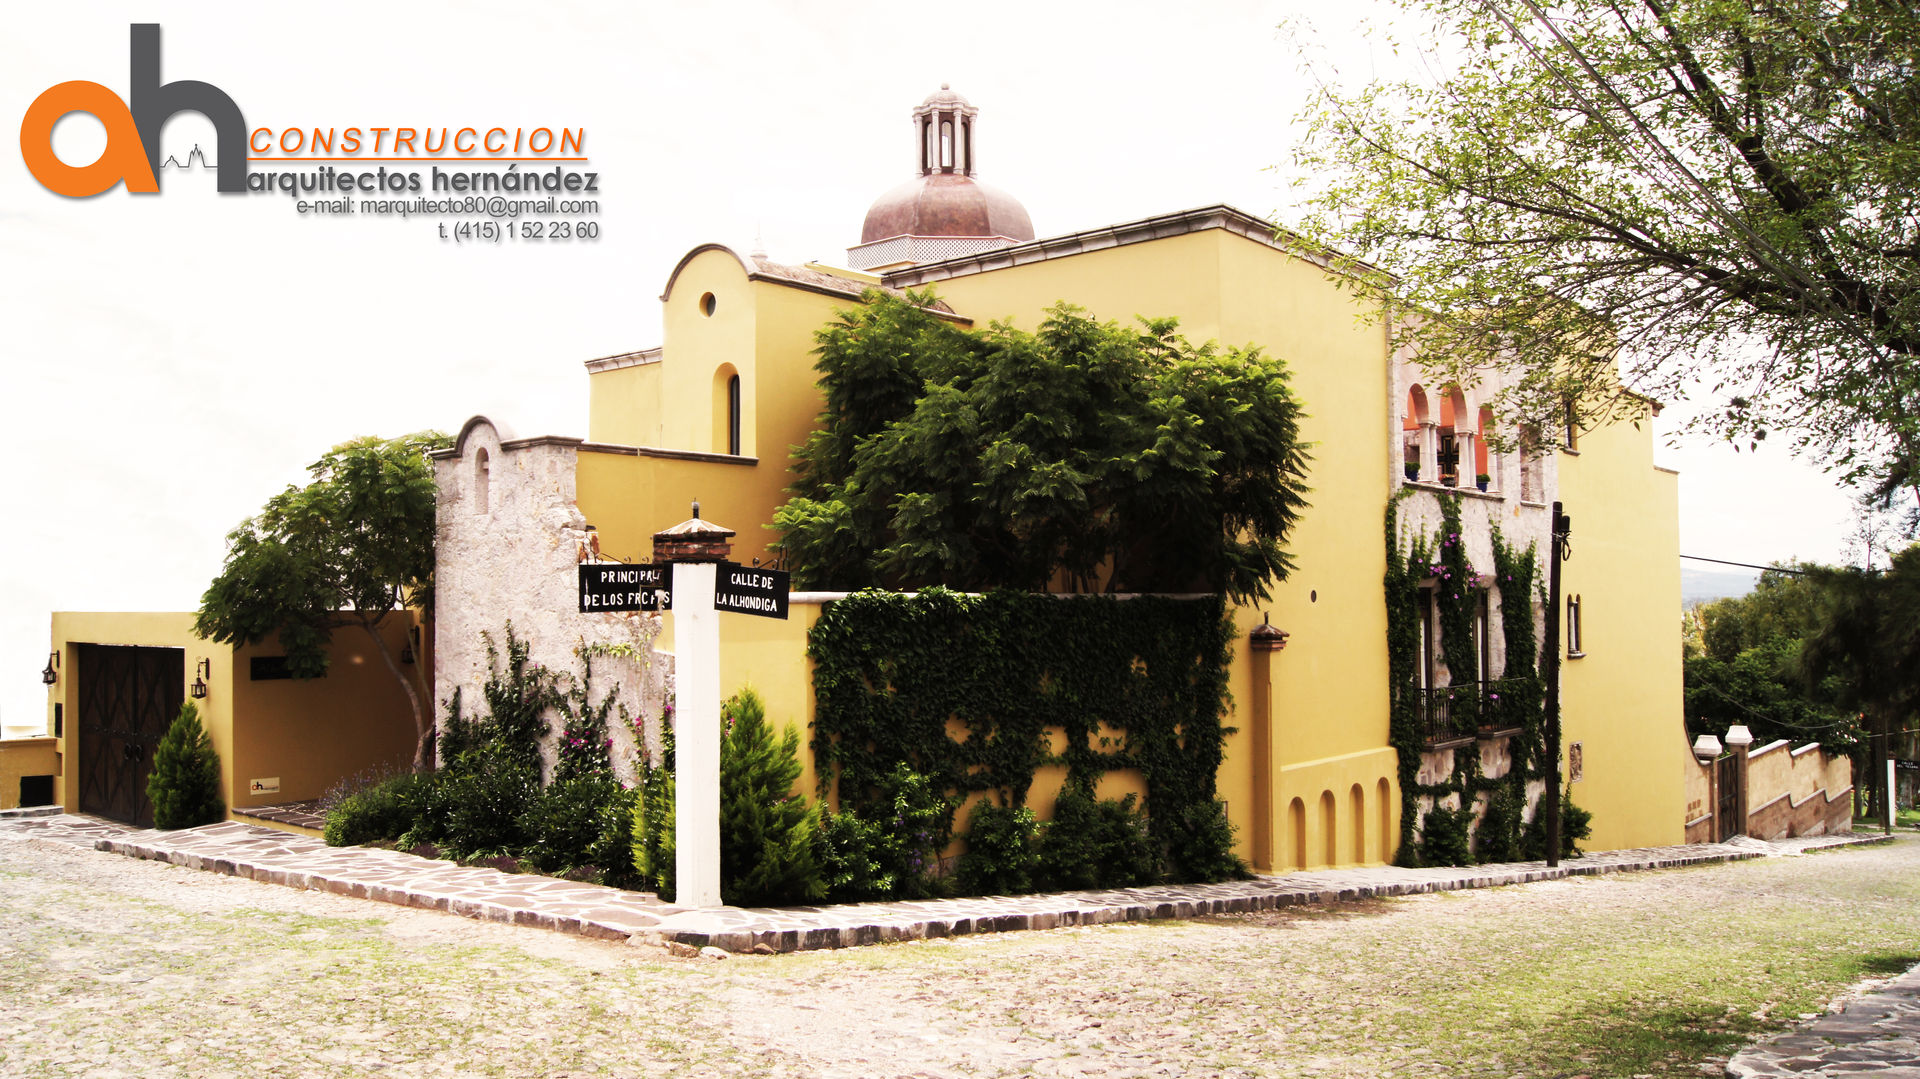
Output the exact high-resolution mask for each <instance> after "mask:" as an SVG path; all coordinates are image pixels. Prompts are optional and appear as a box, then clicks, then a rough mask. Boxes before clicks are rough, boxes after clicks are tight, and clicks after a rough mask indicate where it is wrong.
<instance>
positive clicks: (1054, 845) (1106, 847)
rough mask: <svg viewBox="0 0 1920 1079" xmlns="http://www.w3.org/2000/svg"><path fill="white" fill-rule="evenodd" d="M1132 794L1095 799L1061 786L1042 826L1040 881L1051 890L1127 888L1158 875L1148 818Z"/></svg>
mask: <svg viewBox="0 0 1920 1079" xmlns="http://www.w3.org/2000/svg"><path fill="white" fill-rule="evenodd" d="M1134 803H1135V798H1134V796H1133V795H1131V794H1129V795H1127V796H1126V797H1125V798H1121V799H1118V800H1114V799H1111V798H1109V799H1105V800H1099V801H1096V800H1095V799H1094V797H1093V795H1092V794H1091V793H1090V792H1088V791H1086V790H1084V789H1081V788H1079V787H1076V786H1074V785H1073V784H1068V785H1067V786H1064V787H1062V788H1061V789H1060V798H1059V800H1058V801H1056V802H1054V804H1053V819H1052V820H1050V821H1048V822H1047V824H1046V827H1044V828H1043V829H1041V832H1040V843H1039V858H1040V865H1039V884H1040V887H1042V888H1044V889H1046V890H1048V891H1080V890H1085V889H1088V888H1129V887H1132V886H1134V885H1138V884H1148V883H1151V882H1152V881H1153V880H1155V879H1156V878H1158V877H1159V875H1160V874H1159V865H1158V859H1157V858H1156V857H1155V856H1154V841H1153V836H1152V834H1151V833H1150V832H1149V831H1148V828H1147V820H1146V817H1145V816H1144V815H1142V814H1141V813H1140V811H1139V810H1138V809H1137V808H1136V807H1135V804H1134Z"/></svg>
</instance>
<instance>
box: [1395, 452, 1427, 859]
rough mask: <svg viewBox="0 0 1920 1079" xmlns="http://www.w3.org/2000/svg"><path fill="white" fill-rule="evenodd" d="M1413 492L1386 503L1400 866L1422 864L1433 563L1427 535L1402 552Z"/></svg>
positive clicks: (1409, 490) (1413, 540)
mask: <svg viewBox="0 0 1920 1079" xmlns="http://www.w3.org/2000/svg"><path fill="white" fill-rule="evenodd" d="M1413 493H1414V489H1413V488H1411V487H1402V488H1401V489H1400V490H1399V491H1397V492H1395V493H1394V495H1393V497H1392V498H1390V499H1388V500H1387V574H1386V581H1385V591H1386V600H1387V694H1388V696H1387V701H1388V717H1387V740H1388V741H1389V742H1391V743H1392V744H1393V750H1394V758H1395V761H1396V763H1397V766H1398V774H1399V780H1400V783H1399V786H1400V842H1399V844H1398V846H1397V848H1396V850H1397V853H1396V854H1395V856H1394V857H1395V861H1396V863H1397V864H1399V865H1403V866H1415V865H1418V864H1420V852H1419V850H1418V849H1417V848H1416V846H1415V843H1414V829H1415V826H1416V825H1417V824H1418V822H1419V818H1420V795H1419V792H1418V791H1417V790H1416V789H1415V784H1416V781H1417V780H1418V779H1419V775H1420V744H1421V730H1420V675H1419V670H1418V667H1417V665H1418V664H1419V662H1420V581H1421V579H1422V575H1423V574H1424V572H1425V567H1427V566H1428V565H1431V563H1432V547H1431V546H1430V545H1429V543H1428V541H1427V537H1426V534H1425V533H1424V532H1423V533H1421V534H1419V535H1417V536H1414V537H1412V538H1411V539H1410V540H1409V541H1408V548H1407V550H1406V551H1405V552H1404V553H1402V551H1401V550H1400V503H1401V501H1402V500H1404V499H1405V498H1406V497H1407V496H1408V495H1411V494H1413Z"/></svg>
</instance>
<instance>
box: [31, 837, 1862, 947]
mask: <svg viewBox="0 0 1920 1079" xmlns="http://www.w3.org/2000/svg"><path fill="white" fill-rule="evenodd" d="M35 838H38V839H42V840H52V841H57V842H63V843H68V844H72V845H75V846H81V847H91V848H94V849H97V850H105V851H112V852H114V853H118V854H125V855H129V856H131V857H136V858H150V859H155V860H159V861H165V862H171V863H173V864H175V865H182V866H187V867H189V868H193V869H204V870H210V871H212V872H216V873H226V874H230V875H234V876H241V877H247V878H250V879H253V880H259V881H266V882H268V883H272V884H283V885H287V886H289V887H294V888H312V889H318V890H323V891H329V892H336V893H339V894H341V895H349V896H354V897H356V898H362V899H372V900H377V901H379V902H384V903H394V904H398V905H401V906H411V907H422V908H427V909H432V910H444V911H448V912H451V913H454V914H461V915H465V916H467V917H470V918H481V919H486V920H488V921H496V922H506V923H510V924H513V925H528V926H536V927H539V928H543V929H552V930H557V931H559V932H564V933H578V934H581V935H583V936H589V937H598V938H602V939H625V940H627V941H629V942H630V943H633V944H651V945H658V946H666V947H669V948H674V949H676V950H680V949H689V948H692V949H697V948H702V947H717V948H720V949H723V950H726V951H730V952H762V953H769V952H792V951H803V950H811V949H817V948H843V947H851V946H857V945H865V944H879V943H883V942H888V941H902V940H921V939H925V938H928V937H948V936H961V935H965V934H969V933H999V932H1009V931H1014V930H1024V929H1051V928H1054V927H1056V926H1071V925H1097V924H1102V923H1107V922H1128V921H1147V920H1150V919H1155V918H1191V917H1194V916H1197V915H1206V914H1227V913H1236V912H1242V911H1257V910H1271V909H1273V908H1275V907H1283V906H1292V905H1295V904H1300V903H1320V902H1334V901H1347V900H1355V899H1366V898H1373V897H1382V896H1397V895H1414V894H1419V893H1423V892H1438V891H1452V890H1455V889H1461V888H1488V887H1495V886H1498V885H1503V884H1522V883H1526V882H1530V881H1541V880H1556V879H1560V878H1563V877H1573V876H1593V875H1597V874H1601V873H1617V872H1625V871H1630V870H1637V869H1664V868H1670V867H1674V866H1685V865H1698V864H1702V863H1708V862H1726V861H1735V860H1739V859H1744V858H1758V857H1765V856H1767V855H1769V854H1795V853H1799V852H1801V851H1804V850H1807V849H1810V848H1814V847H1822V846H1833V845H1839V844H1848V843H1859V842H1874V841H1877V840H1879V839H1881V838H1883V837H1880V836H1853V835H1843V836H1827V837H1817V838H1809V839H1796V840H1786V841H1782V842H1780V843H1771V844H1769V843H1760V842H1757V841H1753V840H1744V841H1736V842H1735V843H1705V844H1693V845H1688V846H1678V847H1658V848H1650V849H1642V850H1624V851H1607V852H1604V853H1599V854H1589V855H1586V856H1584V857H1581V858H1577V859H1573V860H1570V861H1565V862H1562V863H1561V864H1560V865H1559V866H1558V867H1557V868H1554V869H1548V868H1547V866H1546V864H1545V863H1543V862H1516V863H1511V864H1505V865H1481V866H1472V867H1466V868H1441V869H1398V868H1394V867H1392V866H1376V867H1369V868H1362V869H1336V870H1326V871H1322V872H1317V873H1290V874H1285V875H1280V876H1265V877H1255V878H1253V879H1252V880H1244V881H1227V882H1224V883H1220V884H1189V885H1163V886H1157V887H1148V888H1121V889H1112V890H1106V891H1087V892H1060V893H1052V894H1045V895H1023V896H987V897H974V898H966V899H937V900H917V901H907V902H895V903H859V904H842V905H836V906H820V907H791V908H779V909H760V908H754V909H745V908H738V907H721V908H717V909H711V910H691V909H686V908H681V907H675V906H672V905H670V904H666V903H662V902H660V901H659V900H658V899H657V898H655V897H654V896H653V895H652V894H651V893H645V892H628V891H622V890H620V889H617V888H607V887H602V886H600V885H596V884H581V883H577V882H574V881H566V880H556V879H554V878H552V877H541V876H533V875H527V874H515V873H503V872H500V871H498V870H494V869H486V868H478V867H466V866H461V865H457V864H455V863H453V862H449V861H439V860H434V859H429V858H421V857H417V856H415V855H411V854H403V853H401V852H399V851H391V850H381V849H378V848H372V847H328V846H326V845H325V844H324V843H323V842H321V841H320V840H319V839H317V838H314V837H312V836H306V835H294V834H291V833H288V832H284V831H278V830H275V829H272V828H264V827H260V826H257V825H249V824H242V823H239V822H236V821H227V822H224V823H221V824H209V825H204V826H202V827H199V828H189V829H185V830H182V831H176V832H159V831H152V830H142V829H135V828H131V827H128V826H126V825H121V824H115V823H113V822H110V821H105V820H100V819H98V818H93V817H85V816H69V815H41V816H16V815H13V814H10V813H0V840H5V839H14V840H21V839H35Z"/></svg>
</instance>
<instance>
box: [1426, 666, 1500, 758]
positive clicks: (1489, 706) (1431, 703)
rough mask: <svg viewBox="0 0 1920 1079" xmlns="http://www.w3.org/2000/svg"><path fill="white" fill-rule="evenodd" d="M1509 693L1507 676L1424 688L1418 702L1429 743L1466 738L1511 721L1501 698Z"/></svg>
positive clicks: (1434, 743) (1463, 739) (1435, 743)
mask: <svg viewBox="0 0 1920 1079" xmlns="http://www.w3.org/2000/svg"><path fill="white" fill-rule="evenodd" d="M1508 693H1509V683H1508V682H1507V681H1506V680H1505V679H1498V680H1494V681H1489V682H1458V683H1455V684H1453V685H1450V686H1434V687H1432V688H1429V689H1422V690H1420V691H1419V697H1418V698H1417V699H1416V701H1415V708H1416V709H1417V711H1418V714H1419V719H1420V726H1421V733H1422V735H1423V736H1424V738H1425V740H1426V742H1427V744H1428V745H1437V744H1439V743H1443V742H1458V741H1465V740H1467V739H1469V738H1473V737H1475V736H1476V735H1478V734H1479V732H1480V731H1482V730H1488V729H1496V728H1502V729H1503V728H1505V727H1506V726H1508V724H1507V723H1506V722H1505V720H1504V716H1505V715H1506V714H1507V710H1506V709H1505V708H1503V707H1501V701H1502V700H1503V699H1505V698H1506V697H1507V696H1508Z"/></svg>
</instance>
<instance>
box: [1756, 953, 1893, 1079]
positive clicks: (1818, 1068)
mask: <svg viewBox="0 0 1920 1079" xmlns="http://www.w3.org/2000/svg"><path fill="white" fill-rule="evenodd" d="M1726 1074H1727V1075H1728V1076H1729V1079H1786V1077H1789V1076H1803V1075H1881V1076H1887V1077H1889V1079H1894V1077H1902V1079H1906V1077H1911V1076H1916V1075H1920V967H1915V968H1913V969H1912V970H1909V971H1907V972H1906V973H1905V974H1903V975H1901V976H1900V977H1898V978H1895V979H1893V980H1892V981H1890V982H1887V983H1885V984H1883V985H1881V986H1880V988H1879V989H1877V990H1875V991H1873V992H1870V993H1865V994H1862V995H1860V996H1857V997H1853V998H1851V999H1848V1000H1845V1001H1842V1002H1837V1003H1836V1004H1835V1005H1834V1007H1833V1010H1832V1011H1829V1012H1828V1013H1827V1014H1825V1015H1822V1016H1820V1017H1818V1018H1816V1019H1810V1020H1808V1021H1807V1022H1805V1023H1801V1024H1799V1025H1798V1026H1795V1027H1794V1028H1793V1029H1791V1030H1788V1031H1785V1032H1782V1033H1780V1034H1775V1035H1774V1036H1772V1037H1770V1038H1767V1039H1765V1040H1763V1041H1759V1042H1755V1043H1754V1044H1752V1045H1749V1046H1747V1047H1746V1048H1744V1049H1741V1050H1740V1051H1739V1052H1737V1053H1735V1054H1734V1055H1733V1056H1732V1058H1730V1059H1729V1060H1728V1061H1727V1067H1726Z"/></svg>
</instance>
